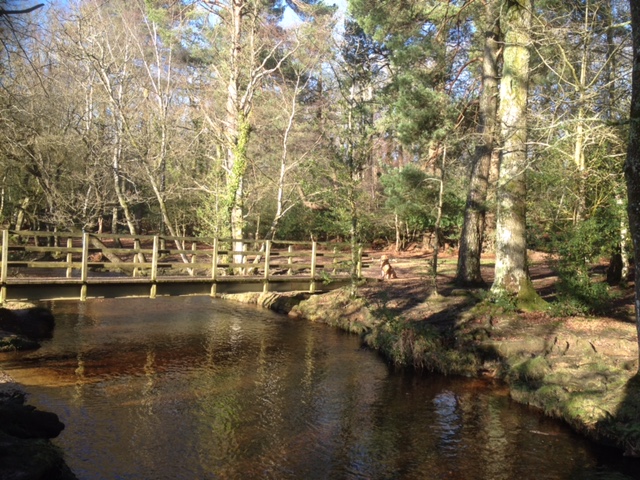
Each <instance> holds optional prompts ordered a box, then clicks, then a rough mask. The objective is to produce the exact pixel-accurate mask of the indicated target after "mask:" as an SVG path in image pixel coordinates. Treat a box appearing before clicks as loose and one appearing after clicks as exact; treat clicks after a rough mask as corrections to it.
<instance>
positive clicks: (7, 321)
mask: <svg viewBox="0 0 640 480" xmlns="http://www.w3.org/2000/svg"><path fill="white" fill-rule="evenodd" d="M54 326H55V319H54V317H53V314H52V313H51V311H50V310H48V309H46V308H42V307H33V308H24V309H18V310H10V309H8V308H0V330H4V331H5V332H11V333H17V334H19V335H24V336H26V337H29V338H36V339H38V338H51V336H52V335H53V328H54Z"/></svg>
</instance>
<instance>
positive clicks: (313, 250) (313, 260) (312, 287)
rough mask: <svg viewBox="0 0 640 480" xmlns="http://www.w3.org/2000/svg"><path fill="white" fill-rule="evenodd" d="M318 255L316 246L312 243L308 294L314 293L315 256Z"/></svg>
mask: <svg viewBox="0 0 640 480" xmlns="http://www.w3.org/2000/svg"><path fill="white" fill-rule="evenodd" d="M317 253H318V244H317V243H316V242H315V241H314V242H313V243H312V244H311V283H310V284H309V293H315V292H316V256H317Z"/></svg>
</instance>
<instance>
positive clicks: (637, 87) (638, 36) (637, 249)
mask: <svg viewBox="0 0 640 480" xmlns="http://www.w3.org/2000/svg"><path fill="white" fill-rule="evenodd" d="M629 4H630V6H631V25H632V38H633V70H632V74H631V78H632V85H633V87H632V90H631V111H630V115H629V146H628V149H627V161H626V163H625V168H624V174H625V179H626V182H627V198H628V207H627V211H628V214H629V229H630V231H631V238H632V240H633V248H634V257H635V260H636V261H635V279H636V282H635V285H636V286H635V295H636V303H635V306H636V308H635V312H636V328H637V330H638V344H639V346H640V3H639V2H637V1H634V0H630V2H629ZM639 351H640V349H639Z"/></svg>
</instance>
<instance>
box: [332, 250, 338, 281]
mask: <svg viewBox="0 0 640 480" xmlns="http://www.w3.org/2000/svg"><path fill="white" fill-rule="evenodd" d="M337 260H338V247H333V261H332V262H331V263H332V266H333V269H332V270H331V274H332V275H335V274H336V271H337V269H336V264H337V263H338V261H337Z"/></svg>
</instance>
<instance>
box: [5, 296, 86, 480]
mask: <svg viewBox="0 0 640 480" xmlns="http://www.w3.org/2000/svg"><path fill="white" fill-rule="evenodd" d="M53 324H54V320H53V316H52V315H51V312H49V311H48V310H46V309H42V308H35V307H33V306H31V305H25V304H13V305H8V308H0V351H12V350H32V349H36V348H39V346H40V344H39V340H41V339H42V338H47V337H49V336H50V335H51V333H52V332H53ZM0 367H1V365H0ZM63 429H64V425H63V424H62V423H61V422H60V420H59V419H58V416H57V415H56V414H54V413H51V412H43V411H40V410H37V409H36V408H35V407H33V406H31V405H28V404H27V395H26V393H25V392H24V390H23V389H22V388H21V387H20V385H18V384H16V383H15V382H14V380H13V379H12V378H11V377H10V376H9V375H7V374H5V373H3V372H2V371H0V478H2V479H4V478H7V479H9V478H10V479H15V480H74V479H76V476H75V475H74V474H73V472H71V470H70V469H69V467H68V466H67V464H66V463H65V461H64V455H63V452H62V451H60V449H59V448H57V447H56V446H54V445H53V444H52V443H51V441H50V440H51V439H52V438H55V437H57V436H58V435H59V434H60V432H62V430H63Z"/></svg>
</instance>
